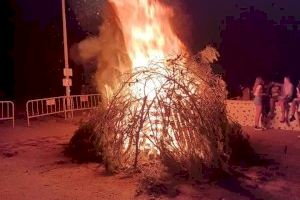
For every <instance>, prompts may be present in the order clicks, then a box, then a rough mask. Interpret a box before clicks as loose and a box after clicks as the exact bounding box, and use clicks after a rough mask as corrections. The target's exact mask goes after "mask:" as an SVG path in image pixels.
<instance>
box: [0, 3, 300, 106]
mask: <svg viewBox="0 0 300 200" xmlns="http://www.w3.org/2000/svg"><path fill="white" fill-rule="evenodd" d="M100 1H101V0H95V1H92V0H91V1H90V2H93V3H95V2H100ZM164 1H166V2H167V3H169V4H171V5H173V4H174V5H176V6H177V7H178V6H179V7H180V10H181V11H182V14H180V15H178V16H177V17H178V18H181V17H182V19H184V20H188V22H187V23H186V24H189V25H188V26H187V27H186V29H185V31H184V34H183V33H180V30H181V29H182V28H183V29H184V27H180V29H179V30H177V31H178V32H179V35H180V36H181V37H182V40H183V41H184V42H186V44H187V46H189V47H190V48H191V49H192V50H193V51H198V50H200V49H201V48H203V47H204V46H205V45H206V44H214V45H215V46H216V47H217V48H218V50H219V51H220V53H221V56H222V58H221V60H220V63H218V65H219V66H221V68H222V70H221V71H225V77H224V78H225V80H226V81H227V83H228V89H229V90H230V93H231V94H232V95H234V94H236V89H237V88H238V86H239V85H241V84H242V85H250V84H252V82H253V79H254V78H255V76H256V75H262V76H264V77H266V78H267V79H280V78H281V76H283V75H284V74H292V75H294V76H295V77H294V78H295V79H297V78H300V70H299V69H298V68H299V65H300V61H298V57H299V55H298V54H299V52H300V34H299V31H298V30H300V26H299V22H298V20H300V12H299V10H300V1H296V0H285V1H282V0H272V1H262V0H248V1H246V0H240V1H237V0H226V1H224V0H210V1H199V0H181V1H180V0H177V1H171V0H164ZM68 2H69V9H68V25H69V46H70V47H71V46H72V45H73V44H75V43H77V42H79V41H80V40H82V39H83V38H84V37H86V36H87V35H93V34H97V30H98V29H97V27H98V25H99V24H100V23H101V19H99V16H98V15H97V12H98V11H97V8H95V6H94V5H93V8H95V9H91V7H92V6H91V5H90V6H89V5H87V4H86V3H84V2H88V1H86V0H70V1H68ZM78 2H79V3H82V5H84V6H83V7H82V8H78V7H76V6H74V5H76V4H77V3H78ZM60 5H61V2H60V0H43V1H41V0H1V5H0V8H1V12H0V13H1V24H2V27H1V31H0V34H1V35H0V53H1V55H0V58H1V60H0V98H2V99H12V100H16V101H20V102H23V101H26V100H27V99H28V98H40V97H48V96H54V95H55V96H57V95H63V92H64V89H63V87H62V86H61V78H62V68H63V49H62V47H63V46H62V34H61V31H62V30H61V10H60V9H61V8H60ZM99 5H100V3H99ZM76 15H77V16H76ZM230 16H233V17H230ZM182 24H185V23H181V26H182ZM298 26H299V27H298ZM175 27H176V26H175ZM183 29H182V30H183ZM186 33H187V34H186ZM71 65H72V68H74V74H75V76H76V77H74V79H75V80H74V81H73V82H74V83H75V85H74V87H73V88H72V93H74V94H75V93H79V92H80V86H81V85H82V84H86V80H85V79H84V75H83V71H84V69H83V67H82V66H80V65H77V64H75V63H73V62H71ZM41 74H43V75H42V76H41ZM297 74H299V77H297V76H296V75H297Z"/></svg>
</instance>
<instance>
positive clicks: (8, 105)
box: [0, 101, 15, 127]
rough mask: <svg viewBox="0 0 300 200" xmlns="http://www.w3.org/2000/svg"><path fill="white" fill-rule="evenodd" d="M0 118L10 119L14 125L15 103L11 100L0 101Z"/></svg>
mask: <svg viewBox="0 0 300 200" xmlns="http://www.w3.org/2000/svg"><path fill="white" fill-rule="evenodd" d="M0 120H12V125H13V127H15V105H14V103H13V102H12V101H0Z"/></svg>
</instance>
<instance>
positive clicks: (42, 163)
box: [0, 118, 300, 200]
mask: <svg viewBox="0 0 300 200" xmlns="http://www.w3.org/2000/svg"><path fill="white" fill-rule="evenodd" d="M77 127H78V120H75V121H74V120H72V121H65V120H63V119H55V120H54V118H44V119H42V120H38V121H33V122H32V126H31V127H26V122H25V120H17V123H16V127H15V128H14V129H12V128H11V127H10V123H9V122H4V123H0V199H1V200H2V199H3V200H6V199H11V200H27V199H28V200H29V199H30V200H31V199H45V200H48V199H51V200H52V199H53V200H54V199H78V200H79V199H80V200H81V199H91V200H93V199H108V200H111V199H121V200H127V199H153V197H150V196H147V195H141V196H136V188H137V186H138V180H137V178H136V177H125V176H124V175H116V176H109V175H107V174H106V173H105V170H104V168H103V166H101V165H99V164H95V163H90V164H76V163H73V162H72V161H71V160H70V159H69V158H67V157H65V156H64V154H63V149H64V147H65V145H66V144H67V143H68V141H69V139H70V138H71V137H72V134H73V132H74V130H76V128H77ZM244 129H245V131H246V132H247V133H248V134H249V136H250V141H251V143H252V145H253V146H254V148H255V149H256V151H257V152H258V153H260V154H263V155H265V157H266V158H269V159H273V162H272V163H273V164H271V165H269V166H256V167H251V168H244V169H243V168H239V170H240V171H241V172H242V173H243V174H244V175H245V177H241V178H238V179H228V180H227V179H226V180H222V181H219V182H214V183H209V184H201V185H193V184H188V183H185V184H181V185H179V186H178V190H179V191H180V193H179V195H178V196H176V197H167V196H163V197H160V198H159V199H171V198H172V199H217V200H219V199H224V200H225V199H226V200H227V199H228V200H235V199H267V200H268V199H286V200H298V199H300V132H287V131H274V130H268V131H253V130H252V129H251V128H244ZM286 147H287V148H286Z"/></svg>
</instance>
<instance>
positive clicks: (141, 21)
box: [110, 0, 184, 70]
mask: <svg viewBox="0 0 300 200" xmlns="http://www.w3.org/2000/svg"><path fill="white" fill-rule="evenodd" d="M110 1H111V2H112V3H113V4H114V5H115V6H116V10H117V13H118V15H119V18H120V21H121V24H122V30H123V33H124V36H125V43H126V47H127V50H128V54H129V57H130V59H131V61H132V67H133V70H134V69H136V68H137V67H146V66H147V65H148V63H149V61H151V60H161V59H165V58H167V57H168V55H169V54H177V53H180V52H182V51H183V49H184V48H183V44H182V43H181V41H180V40H179V39H178V38H177V36H176V35H175V34H174V32H173V30H172V27H171V25H170V19H171V17H172V16H173V10H172V9H171V8H168V7H166V6H164V5H162V4H160V3H159V2H158V1H153V0H110Z"/></svg>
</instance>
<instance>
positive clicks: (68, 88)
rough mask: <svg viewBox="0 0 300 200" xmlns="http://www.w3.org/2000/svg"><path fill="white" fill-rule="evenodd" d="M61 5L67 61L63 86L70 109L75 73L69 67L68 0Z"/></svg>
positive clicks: (62, 0)
mask: <svg viewBox="0 0 300 200" xmlns="http://www.w3.org/2000/svg"><path fill="white" fill-rule="evenodd" d="M61 7H62V24H63V43H64V61H65V68H64V76H65V77H64V79H63V86H64V87H65V88H66V99H67V102H66V103H67V110H70V108H71V98H70V96H71V86H72V79H71V76H72V75H73V73H72V69H71V68H70V67H69V53H68V33H67V20H66V0H61Z"/></svg>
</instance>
